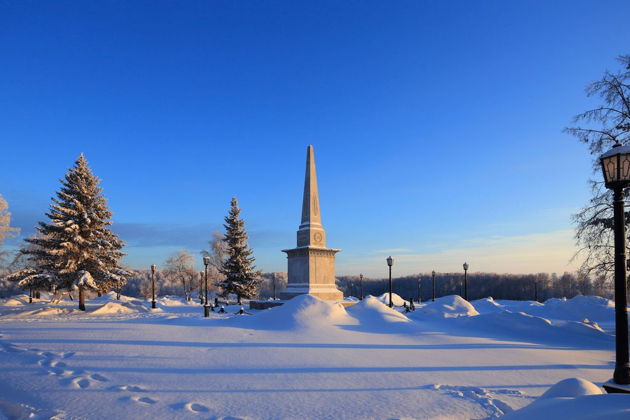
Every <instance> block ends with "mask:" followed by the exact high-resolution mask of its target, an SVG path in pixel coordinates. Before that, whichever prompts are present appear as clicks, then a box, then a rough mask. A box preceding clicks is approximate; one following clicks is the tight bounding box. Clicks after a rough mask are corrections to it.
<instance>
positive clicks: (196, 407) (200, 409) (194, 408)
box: [184, 403, 210, 413]
mask: <svg viewBox="0 0 630 420" xmlns="http://www.w3.org/2000/svg"><path fill="white" fill-rule="evenodd" d="M184 408H185V409H186V410H188V411H190V412H192V413H207V412H208V411H210V409H209V408H208V407H206V406H205V405H202V404H197V403H186V404H185V405H184Z"/></svg>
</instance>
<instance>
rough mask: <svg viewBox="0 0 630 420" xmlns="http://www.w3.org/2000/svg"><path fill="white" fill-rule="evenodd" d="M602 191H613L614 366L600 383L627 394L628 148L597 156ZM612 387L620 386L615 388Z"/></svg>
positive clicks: (629, 364)
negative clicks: (610, 375)
mask: <svg viewBox="0 0 630 420" xmlns="http://www.w3.org/2000/svg"><path fill="white" fill-rule="evenodd" d="M599 159H600V163H601V165H602V172H603V173H604V181H605V184H606V188H609V189H611V190H612V191H613V211H614V227H615V337H616V350H617V351H616V363H615V373H614V374H613V379H612V382H608V383H606V384H604V388H605V389H606V391H608V392H609V393H611V392H630V387H629V386H628V385H630V362H629V361H628V309H627V306H628V301H627V296H626V226H625V216H624V203H623V190H624V188H626V187H628V186H629V185H630V146H622V145H621V144H619V143H617V144H615V145H614V146H613V148H612V149H610V150H609V151H608V152H606V153H604V154H603V155H601V157H600V158H599ZM615 385H621V386H620V387H619V386H615Z"/></svg>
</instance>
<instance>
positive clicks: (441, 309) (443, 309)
mask: <svg viewBox="0 0 630 420" xmlns="http://www.w3.org/2000/svg"><path fill="white" fill-rule="evenodd" d="M412 313H413V314H415V317H416V318H419V317H422V316H430V317H437V318H456V317H460V316H475V315H479V312H477V310H476V309H475V307H474V306H472V305H471V304H470V302H468V301H467V300H465V299H463V298H462V297H461V296H458V295H450V296H443V297H441V298H437V299H435V302H429V303H427V304H426V305H425V306H423V307H422V308H420V309H419V310H416V311H415V312H412Z"/></svg>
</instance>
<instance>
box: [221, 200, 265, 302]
mask: <svg viewBox="0 0 630 420" xmlns="http://www.w3.org/2000/svg"><path fill="white" fill-rule="evenodd" d="M240 214H241V209H239V207H238V201H237V200H236V198H235V197H233V198H232V202H231V207H230V212H229V214H228V215H227V217H226V218H225V224H224V225H223V226H224V227H225V236H224V241H225V244H226V257H227V258H226V259H225V261H224V262H223V264H222V266H221V270H220V271H221V274H223V275H224V276H225V279H224V280H223V281H222V282H221V283H219V286H221V288H222V289H223V293H224V294H225V295H227V294H228V293H233V294H236V295H237V296H238V297H239V300H240V298H242V297H244V298H253V297H255V296H256V295H257V294H258V283H259V282H260V275H261V273H260V271H257V270H256V267H255V266H254V261H255V260H256V259H255V258H254V257H252V253H253V252H252V250H251V249H249V245H248V244H247V232H245V221H244V220H243V219H241V218H240Z"/></svg>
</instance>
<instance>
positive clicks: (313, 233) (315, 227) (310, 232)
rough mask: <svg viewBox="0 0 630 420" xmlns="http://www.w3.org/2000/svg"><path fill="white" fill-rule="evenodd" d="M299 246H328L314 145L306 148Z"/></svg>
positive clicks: (298, 236) (298, 237) (298, 234)
mask: <svg viewBox="0 0 630 420" xmlns="http://www.w3.org/2000/svg"><path fill="white" fill-rule="evenodd" d="M297 246H316V247H322V248H323V247H325V246H326V233H325V232H324V227H323V226H322V216H321V214H320V210H319V191H318V189H317V170H316V168H315V153H314V151H313V146H308V148H307V149H306V175H305V176H304V196H303V198H302V221H301V223H300V229H299V230H298V233H297Z"/></svg>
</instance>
